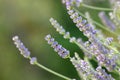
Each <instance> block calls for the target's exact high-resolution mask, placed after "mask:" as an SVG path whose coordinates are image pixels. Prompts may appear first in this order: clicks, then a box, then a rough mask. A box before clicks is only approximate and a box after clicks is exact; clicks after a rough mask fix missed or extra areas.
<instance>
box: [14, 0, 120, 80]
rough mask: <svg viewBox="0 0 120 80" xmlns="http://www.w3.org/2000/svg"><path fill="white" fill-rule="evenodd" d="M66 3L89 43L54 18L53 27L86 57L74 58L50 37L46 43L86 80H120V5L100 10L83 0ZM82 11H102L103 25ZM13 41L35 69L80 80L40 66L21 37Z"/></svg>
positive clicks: (100, 13)
mask: <svg viewBox="0 0 120 80" xmlns="http://www.w3.org/2000/svg"><path fill="white" fill-rule="evenodd" d="M110 1H111V0H110ZM62 2H63V4H65V6H66V9H67V13H68V14H69V16H70V18H71V19H72V21H73V23H75V24H76V27H77V28H78V29H79V30H80V31H81V32H83V34H84V36H86V37H87V38H88V41H83V40H82V38H76V37H74V36H71V35H70V32H68V31H66V30H65V29H64V27H63V26H62V25H60V24H59V23H58V22H57V20H55V19H54V18H50V23H51V25H52V26H53V27H54V28H55V29H56V31H57V32H58V33H59V34H61V35H62V36H63V38H64V39H69V42H70V43H74V44H76V45H77V46H79V47H80V49H81V50H83V53H84V55H85V57H84V59H81V58H80V57H79V54H78V53H76V52H75V55H74V56H73V57H72V56H71V54H70V51H69V50H67V49H66V48H64V47H63V46H62V45H60V44H59V43H58V42H57V41H55V39H54V38H53V37H52V36H51V35H50V34H48V35H47V36H46V37H45V40H46V41H47V42H48V44H49V45H51V47H52V48H53V49H54V51H55V52H57V53H58V55H59V56H60V57H61V58H63V59H66V58H68V59H69V60H70V62H71V63H72V64H73V66H74V67H75V68H76V70H77V72H78V75H79V76H80V78H81V79H82V80H119V79H120V77H114V75H113V74H112V73H115V74H117V75H119V76H120V63H119V61H120V51H119V49H120V46H119V45H120V35H119V32H117V30H118V29H119V27H120V25H119V24H120V12H119V11H120V5H119V4H120V1H117V2H114V5H113V6H112V8H100V7H95V6H91V5H87V4H85V3H84V2H83V0H62ZM81 7H85V8H89V9H93V10H99V11H100V12H99V14H98V16H99V18H100V19H101V21H102V23H103V24H100V23H99V22H97V21H95V20H93V19H92V18H91V16H90V14H89V12H86V13H85V15H84V14H83V13H81V12H80V11H79V10H78V8H81ZM105 11H107V12H108V11H109V15H110V18H109V17H108V16H107V15H106V13H105ZM97 27H100V28H102V29H103V30H105V31H107V32H109V33H110V34H111V35H113V36H111V35H109V36H107V35H105V34H104V33H103V32H102V31H101V30H99V29H98V28H97ZM13 41H14V43H15V45H16V47H17V48H18V49H19V51H20V53H21V54H22V55H23V56H24V57H25V58H27V59H30V63H31V64H32V65H37V66H38V67H40V68H42V69H44V70H46V71H48V72H50V73H52V74H54V75H56V76H59V77H61V78H63V79H65V80H76V79H72V78H69V77H66V76H64V75H62V74H59V73H57V72H55V71H53V70H51V69H49V68H47V67H45V66H43V65H41V64H40V63H38V61H37V58H36V57H31V56H30V51H29V50H28V49H27V48H26V47H25V46H24V45H23V43H22V42H21V41H20V39H19V38H18V36H15V37H13ZM90 60H93V61H95V62H97V64H96V65H97V67H93V66H94V65H93V64H91V63H92V62H90Z"/></svg>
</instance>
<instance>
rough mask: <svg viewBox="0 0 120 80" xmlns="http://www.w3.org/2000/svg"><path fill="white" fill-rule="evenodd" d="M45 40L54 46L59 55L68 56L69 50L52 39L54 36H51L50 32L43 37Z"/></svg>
mask: <svg viewBox="0 0 120 80" xmlns="http://www.w3.org/2000/svg"><path fill="white" fill-rule="evenodd" d="M45 40H46V41H48V44H50V45H51V47H53V48H54V50H55V51H56V52H57V53H58V55H59V56H60V57H62V58H68V57H69V56H70V52H69V50H67V49H65V48H64V47H62V45H60V44H58V42H57V41H54V38H52V37H51V35H50V34H49V35H47V36H46V37H45Z"/></svg>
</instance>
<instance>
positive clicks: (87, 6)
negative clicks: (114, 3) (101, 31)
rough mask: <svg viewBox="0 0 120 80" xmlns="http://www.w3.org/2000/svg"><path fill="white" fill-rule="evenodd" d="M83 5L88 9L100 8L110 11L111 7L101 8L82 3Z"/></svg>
mask: <svg viewBox="0 0 120 80" xmlns="http://www.w3.org/2000/svg"><path fill="white" fill-rule="evenodd" d="M82 6H83V7H86V8H90V9H95V10H102V11H112V10H113V9H110V8H101V7H95V6H90V5H87V4H82Z"/></svg>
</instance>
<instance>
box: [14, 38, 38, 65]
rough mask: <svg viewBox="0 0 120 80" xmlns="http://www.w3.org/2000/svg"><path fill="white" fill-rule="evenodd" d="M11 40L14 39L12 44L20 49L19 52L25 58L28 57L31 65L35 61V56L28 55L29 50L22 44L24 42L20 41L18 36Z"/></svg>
mask: <svg viewBox="0 0 120 80" xmlns="http://www.w3.org/2000/svg"><path fill="white" fill-rule="evenodd" d="M12 40H13V41H14V44H15V45H16V47H17V48H18V50H19V51H20V54H21V55H23V56H24V57H25V58H29V59H30V64H32V65H33V64H35V63H36V62H37V58H36V57H30V51H29V50H28V49H27V48H26V47H25V46H24V44H23V43H22V42H21V40H20V39H19V37H18V36H14V37H13V39H12Z"/></svg>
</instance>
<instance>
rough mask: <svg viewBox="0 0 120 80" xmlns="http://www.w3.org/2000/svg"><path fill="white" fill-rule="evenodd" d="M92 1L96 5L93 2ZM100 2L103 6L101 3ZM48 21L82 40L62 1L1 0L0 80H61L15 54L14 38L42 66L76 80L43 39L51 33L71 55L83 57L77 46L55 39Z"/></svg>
mask: <svg viewBox="0 0 120 80" xmlns="http://www.w3.org/2000/svg"><path fill="white" fill-rule="evenodd" d="M92 1H93V2H95V5H97V4H96V3H97V2H96V0H92ZM102 1H103V2H102ZM100 2H101V3H104V0H101V1H100ZM82 10H85V9H82ZM85 11H86V10H85ZM95 14H96V12H95ZM92 15H94V13H92ZM50 17H54V18H56V19H57V20H59V22H60V23H61V24H62V25H64V26H65V28H66V29H67V30H68V31H70V32H71V33H72V35H74V36H76V37H79V36H82V34H80V32H79V30H77V28H75V27H74V26H75V25H74V24H73V23H71V22H72V21H71V20H70V19H69V17H68V15H67V12H66V10H65V7H64V5H62V3H61V0H0V80H62V79H60V78H59V77H56V76H54V75H52V74H50V73H48V72H46V71H44V70H42V69H40V68H38V67H36V66H31V65H30V64H29V62H28V60H26V59H24V58H23V57H22V56H21V55H20V54H18V53H19V51H18V50H17V49H16V48H15V46H14V44H13V42H12V40H11V39H12V37H13V36H14V35H18V36H20V38H21V40H22V41H23V43H24V44H25V45H26V47H27V48H29V50H30V51H31V53H32V55H33V56H37V58H38V61H39V62H40V63H41V64H43V65H45V66H47V67H49V68H51V69H53V70H55V71H57V72H59V73H61V74H64V75H66V76H68V77H72V78H74V77H76V78H78V76H77V73H76V71H75V69H74V68H73V66H72V65H71V63H70V62H69V61H67V60H64V59H61V58H60V57H59V56H58V55H57V54H56V53H55V52H54V51H53V49H52V48H50V47H49V45H47V42H45V40H44V36H45V35H46V34H48V33H51V34H52V35H54V36H55V38H56V39H57V41H58V42H59V43H60V44H62V45H63V46H64V47H66V48H67V49H69V50H70V51H71V53H72V52H75V51H77V52H79V53H82V52H81V51H80V49H79V48H78V47H77V46H75V45H74V44H69V42H68V41H66V40H64V39H63V38H62V36H58V34H57V33H56V32H55V30H54V29H53V28H52V27H51V25H50V23H49V18H50ZM93 18H94V16H93ZM54 33H55V34H54ZM71 45H72V47H71ZM71 55H73V54H71Z"/></svg>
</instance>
